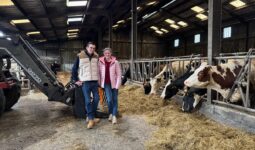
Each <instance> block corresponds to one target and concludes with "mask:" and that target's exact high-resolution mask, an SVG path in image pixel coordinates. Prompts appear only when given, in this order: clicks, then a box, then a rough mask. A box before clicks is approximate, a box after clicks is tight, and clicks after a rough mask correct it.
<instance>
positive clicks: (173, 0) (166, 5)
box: [161, 0, 176, 8]
mask: <svg viewBox="0 0 255 150" xmlns="http://www.w3.org/2000/svg"><path fill="white" fill-rule="evenodd" d="M175 1H176V0H172V1H170V2H169V3H167V4H165V5H164V6H162V7H161V8H166V7H168V6H169V5H171V4H172V3H173V2H175Z"/></svg>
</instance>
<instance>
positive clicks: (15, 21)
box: [10, 19, 30, 24]
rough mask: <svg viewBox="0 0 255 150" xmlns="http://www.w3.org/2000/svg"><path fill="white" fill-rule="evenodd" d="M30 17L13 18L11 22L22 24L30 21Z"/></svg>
mask: <svg viewBox="0 0 255 150" xmlns="http://www.w3.org/2000/svg"><path fill="white" fill-rule="evenodd" d="M29 22H30V21H29V20H28V19H18V20H11V22H10V23H11V24H22V23H29Z"/></svg>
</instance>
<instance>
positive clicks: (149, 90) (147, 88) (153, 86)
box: [143, 65, 175, 94]
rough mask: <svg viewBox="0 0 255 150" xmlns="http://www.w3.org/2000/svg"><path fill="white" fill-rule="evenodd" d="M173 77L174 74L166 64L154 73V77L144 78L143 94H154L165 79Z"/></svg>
mask: <svg viewBox="0 0 255 150" xmlns="http://www.w3.org/2000/svg"><path fill="white" fill-rule="evenodd" d="M167 78H169V79H173V78H175V75H174V74H173V72H172V71H171V69H170V68H168V67H167V65H165V66H164V68H163V70H162V71H161V72H160V73H159V74H158V75H156V76H155V77H154V78H150V79H145V81H144V83H143V87H144V93H145V94H156V93H157V92H158V90H159V89H160V87H161V86H162V85H163V84H164V82H165V80H166V79H167Z"/></svg>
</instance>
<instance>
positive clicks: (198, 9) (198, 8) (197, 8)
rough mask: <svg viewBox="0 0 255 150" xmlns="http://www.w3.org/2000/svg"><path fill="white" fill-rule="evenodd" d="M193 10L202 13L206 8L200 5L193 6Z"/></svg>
mask: <svg viewBox="0 0 255 150" xmlns="http://www.w3.org/2000/svg"><path fill="white" fill-rule="evenodd" d="M191 10H193V11H195V12H197V13H201V12H204V9H203V8H201V7H199V6H194V7H192V8H191Z"/></svg>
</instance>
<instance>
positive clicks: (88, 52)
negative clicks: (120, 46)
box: [72, 42, 100, 129]
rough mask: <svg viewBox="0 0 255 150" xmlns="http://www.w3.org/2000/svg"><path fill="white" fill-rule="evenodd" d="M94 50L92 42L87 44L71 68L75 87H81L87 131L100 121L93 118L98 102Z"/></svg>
mask: <svg viewBox="0 0 255 150" xmlns="http://www.w3.org/2000/svg"><path fill="white" fill-rule="evenodd" d="M95 49H96V45H95V44H94V43H93V42H88V43H87V45H86V49H85V50H81V52H80V53H79V54H78V57H77V59H76V61H75V64H74V65H73V68H72V80H73V81H75V82H76V84H77V85H79V86H82V91H83V95H84V98H85V107H86V111H87V118H88V125H87V128H88V129H91V128H93V126H94V125H95V124H96V123H98V122H99V121H100V119H98V118H95V113H96V110H97V105H98V102H99V94H98V54H97V53H96V52H95ZM78 70H79V71H78ZM91 92H92V94H93V100H92V101H91V99H90V94H91Z"/></svg>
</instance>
